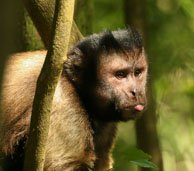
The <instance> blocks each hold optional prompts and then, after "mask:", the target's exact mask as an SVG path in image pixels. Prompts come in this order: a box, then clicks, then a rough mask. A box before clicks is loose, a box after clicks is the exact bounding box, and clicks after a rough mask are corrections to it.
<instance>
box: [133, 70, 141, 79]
mask: <svg viewBox="0 0 194 171" xmlns="http://www.w3.org/2000/svg"><path fill="white" fill-rule="evenodd" d="M141 73H142V69H136V70H135V72H134V75H135V76H136V77H137V76H140V75H141Z"/></svg>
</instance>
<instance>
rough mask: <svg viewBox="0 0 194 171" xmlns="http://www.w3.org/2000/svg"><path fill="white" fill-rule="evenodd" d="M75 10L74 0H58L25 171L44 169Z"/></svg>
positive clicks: (41, 77)
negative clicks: (53, 109)
mask: <svg viewBox="0 0 194 171" xmlns="http://www.w3.org/2000/svg"><path fill="white" fill-rule="evenodd" d="M73 11H74V0H56V7H55V15H54V20H53V28H52V35H51V36H52V37H51V42H50V46H49V49H48V52H47V56H46V60H45V63H44V65H43V68H42V70H41V73H40V76H39V78H38V81H37V88H36V93H35V98H34V102H33V108H32V117H31V126H30V134H29V139H28V142H27V146H26V153H25V160H24V171H42V170H43V168H44V160H45V153H46V144H47V137H48V131H49V124H50V112H51V108H52V101H53V96H54V92H55V88H56V85H57V82H58V80H59V78H60V76H61V72H62V68H63V64H64V59H65V58H64V56H66V53H67V49H68V44H69V38H70V32H71V26H72V21H73Z"/></svg>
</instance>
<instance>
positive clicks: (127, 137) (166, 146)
mask: <svg viewBox="0 0 194 171" xmlns="http://www.w3.org/2000/svg"><path fill="white" fill-rule="evenodd" d="M139 3H141V2H139ZM140 5H141V4H140ZM145 9H146V29H147V39H148V41H147V42H146V47H147V48H146V50H147V53H148V57H149V63H151V66H150V67H151V68H150V70H151V79H152V82H153V91H154V95H155V96H154V98H155V101H156V112H155V115H156V119H157V122H156V124H157V132H158V138H159V144H160V150H161V152H162V159H163V166H164V169H163V170H165V171H193V170H194V1H193V0H147V1H146V3H145ZM124 27H125V19H124V3H123V1H121V0H120V1H119V0H115V1H112V0H106V1H105V0H94V26H93V28H94V32H101V31H103V30H104V29H105V28H108V29H110V30H114V29H118V28H124ZM147 124H149V122H148V123H147ZM135 140H136V135H135V129H134V121H130V122H128V123H122V124H120V126H119V134H118V138H117V143H116V149H115V153H114V157H115V160H116V161H115V162H116V164H115V166H116V165H118V166H119V167H116V168H115V170H118V171H124V170H125V171H127V170H136V166H135V165H132V164H127V163H124V164H123V163H119V162H117V158H119V155H122V154H120V153H119V151H121V150H120V149H121V148H124V147H125V148H126V149H127V148H129V147H131V148H132V147H135V146H136V141H135ZM145 141H146V139H145Z"/></svg>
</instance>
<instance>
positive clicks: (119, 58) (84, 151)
mask: <svg viewBox="0 0 194 171" xmlns="http://www.w3.org/2000/svg"><path fill="white" fill-rule="evenodd" d="M45 56H46V51H35V52H24V53H18V54H14V55H12V56H11V57H9V59H8V61H7V63H6V67H5V71H4V78H3V85H2V92H1V104H0V105H1V106H0V107H1V120H0V148H1V151H2V152H3V154H4V159H5V160H6V161H7V162H5V163H7V165H6V164H5V165H6V166H4V168H5V169H4V170H6V171H10V170H18V171H21V170H22V167H23V160H24V152H25V144H26V142H27V140H28V133H29V127H30V117H31V111H32V103H33V98H34V94H35V89H36V81H37V78H38V75H39V73H40V70H41V67H42V65H43V63H44V60H45ZM147 70H148V59H147V56H146V53H145V50H144V46H143V40H142V37H141V36H140V34H139V33H138V32H137V31H136V30H135V29H132V28H127V29H119V30H116V31H104V32H102V33H99V34H93V35H91V36H89V37H86V38H85V39H83V40H81V41H79V42H78V43H77V44H76V45H74V46H73V47H72V48H71V49H70V50H69V52H68V54H67V60H66V61H65V62H64V66H63V72H62V74H61V77H60V79H59V82H58V84H57V87H56V91H55V94H54V99H53V105H52V111H51V118H50V127H49V135H48V142H47V150H46V158H45V164H44V171H87V170H88V168H90V169H92V170H94V171H105V170H108V169H111V168H113V159H112V156H111V151H112V149H113V147H114V140H115V137H116V132H117V125H118V123H119V122H121V121H123V122H126V121H129V120H134V119H136V118H138V117H139V116H140V115H141V113H142V111H144V110H145V108H146V104H147V102H146V84H147Z"/></svg>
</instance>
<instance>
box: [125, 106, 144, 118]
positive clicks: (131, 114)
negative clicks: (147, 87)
mask: <svg viewBox="0 0 194 171" xmlns="http://www.w3.org/2000/svg"><path fill="white" fill-rule="evenodd" d="M144 108H145V106H144V105H142V104H138V105H133V106H127V107H124V109H123V110H122V115H123V118H124V119H126V120H134V119H136V118H138V117H140V115H141V113H142V111H143V110H144Z"/></svg>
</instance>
